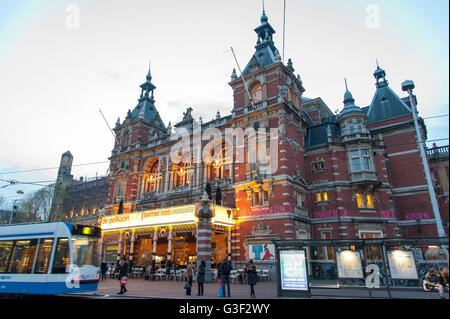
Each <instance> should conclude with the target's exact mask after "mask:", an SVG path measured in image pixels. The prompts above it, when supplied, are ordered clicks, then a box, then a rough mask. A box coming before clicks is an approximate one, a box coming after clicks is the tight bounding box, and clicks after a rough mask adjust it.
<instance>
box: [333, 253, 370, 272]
mask: <svg viewBox="0 0 450 319" xmlns="http://www.w3.org/2000/svg"><path fill="white" fill-rule="evenodd" d="M336 261H337V267H338V275H339V278H364V275H363V269H362V264H361V255H360V254H359V252H358V251H351V250H343V251H337V252H336Z"/></svg>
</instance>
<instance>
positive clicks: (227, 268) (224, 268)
mask: <svg viewBox="0 0 450 319" xmlns="http://www.w3.org/2000/svg"><path fill="white" fill-rule="evenodd" d="M232 269H233V268H232V267H231V264H230V263H229V262H228V260H227V259H226V258H224V259H223V262H222V264H221V265H220V266H219V271H220V273H221V279H222V291H223V297H225V291H226V289H225V288H227V290H228V297H231V292H230V272H231V270H232Z"/></svg>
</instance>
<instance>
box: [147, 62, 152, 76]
mask: <svg viewBox="0 0 450 319" xmlns="http://www.w3.org/2000/svg"><path fill="white" fill-rule="evenodd" d="M151 65H152V61H151V60H149V61H148V73H147V80H148V81H151V80H152V74H151V73H150V68H151Z"/></svg>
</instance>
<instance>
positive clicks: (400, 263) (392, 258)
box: [387, 250, 419, 279]
mask: <svg viewBox="0 0 450 319" xmlns="http://www.w3.org/2000/svg"><path fill="white" fill-rule="evenodd" d="M387 255H388V262H389V269H390V270H391V278H392V279H419V277H418V276H417V269H416V262H415V260H414V254H413V252H412V251H407V250H392V251H388V252H387Z"/></svg>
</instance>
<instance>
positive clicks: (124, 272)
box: [119, 258, 128, 295]
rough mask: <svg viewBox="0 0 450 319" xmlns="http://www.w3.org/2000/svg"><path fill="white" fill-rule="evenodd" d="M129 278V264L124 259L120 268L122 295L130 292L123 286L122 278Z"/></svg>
mask: <svg viewBox="0 0 450 319" xmlns="http://www.w3.org/2000/svg"><path fill="white" fill-rule="evenodd" d="M127 276H128V263H127V262H126V260H125V258H122V259H121V260H120V267H119V281H120V292H119V294H120V295H121V294H123V293H125V292H127V291H128V289H127V288H126V287H125V285H124V284H122V277H127Z"/></svg>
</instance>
